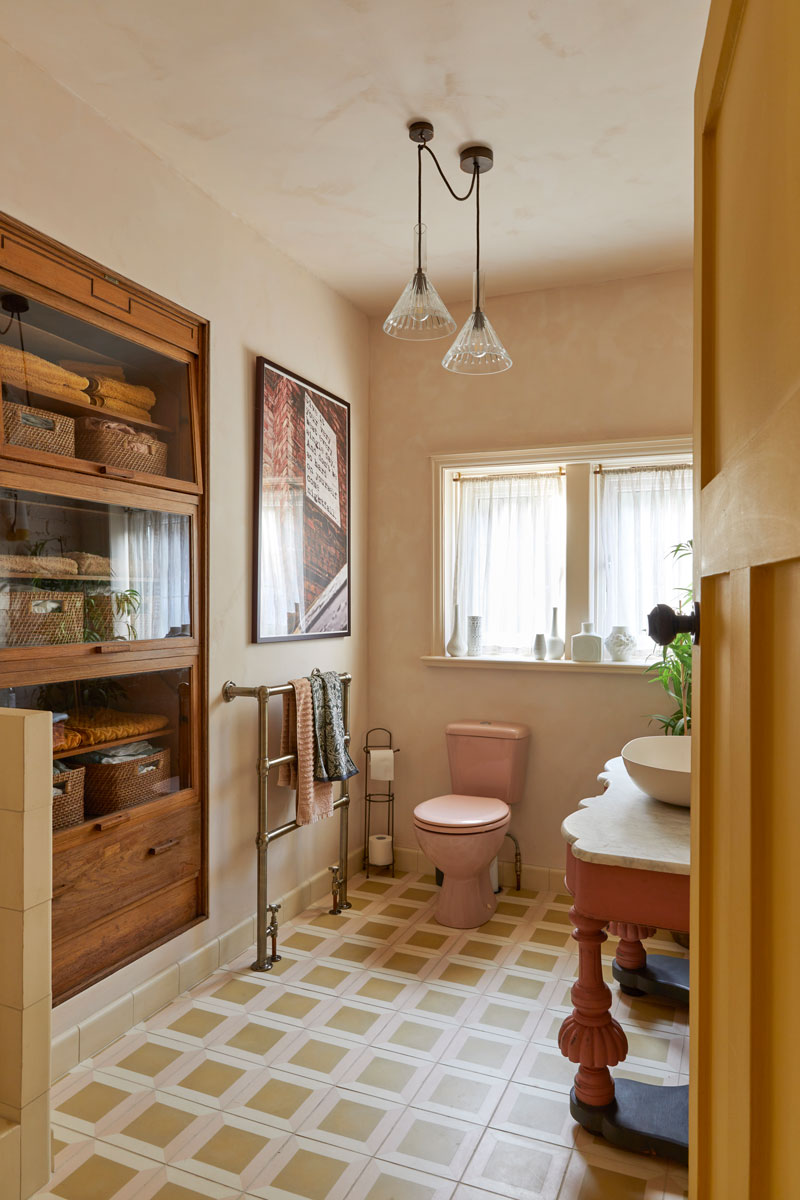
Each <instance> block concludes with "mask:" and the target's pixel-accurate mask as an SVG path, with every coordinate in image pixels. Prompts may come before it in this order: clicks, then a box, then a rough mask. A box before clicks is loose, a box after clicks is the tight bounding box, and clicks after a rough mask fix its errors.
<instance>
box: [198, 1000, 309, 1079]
mask: <svg viewBox="0 0 800 1200" xmlns="http://www.w3.org/2000/svg"><path fill="white" fill-rule="evenodd" d="M302 1032H303V1031H302V1029H300V1028H298V1026H296V1025H289V1024H284V1023H282V1022H278V1021H276V1020H275V1019H274V1018H270V1017H269V1016H266V1015H264V1014H262V1013H256V1012H254V1013H247V1014H245V1015H243V1016H241V1017H236V1018H234V1019H233V1020H232V1021H231V1022H230V1023H229V1024H227V1025H226V1026H225V1030H224V1034H223V1037H221V1038H220V1039H219V1040H218V1041H216V1042H215V1043H214V1046H215V1048H216V1049H218V1050H220V1051H221V1052H222V1053H223V1054H226V1055H227V1056H228V1057H229V1058H232V1059H243V1060H244V1062H245V1063H255V1064H256V1065H260V1066H263V1065H264V1064H267V1063H272V1062H275V1061H276V1059H279V1058H280V1057H282V1056H285V1055H286V1054H288V1053H289V1052H290V1047H291V1046H292V1045H293V1044H294V1042H295V1041H296V1040H297V1038H298V1037H300V1036H301V1034H302Z"/></svg>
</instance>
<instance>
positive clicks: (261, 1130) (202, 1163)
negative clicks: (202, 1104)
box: [172, 1113, 289, 1191]
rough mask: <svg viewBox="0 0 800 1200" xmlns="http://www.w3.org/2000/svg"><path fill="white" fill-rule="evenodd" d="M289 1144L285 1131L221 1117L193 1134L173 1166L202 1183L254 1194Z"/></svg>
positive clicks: (256, 1123)
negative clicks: (203, 1180) (263, 1175)
mask: <svg viewBox="0 0 800 1200" xmlns="http://www.w3.org/2000/svg"><path fill="white" fill-rule="evenodd" d="M288 1140H289V1135H288V1134H286V1133H284V1132H283V1131H282V1130H278V1129H270V1128H268V1127H267V1126H266V1125H263V1124H261V1123H260V1122H255V1121H246V1120H244V1119H242V1118H241V1117H233V1116H231V1115H230V1114H229V1113H217V1114H215V1115H213V1116H210V1117H209V1118H208V1119H207V1120H206V1122H205V1123H204V1124H203V1125H202V1127H200V1128H198V1129H197V1130H196V1131H193V1134H192V1137H191V1139H190V1140H189V1141H188V1142H187V1143H186V1144H184V1145H183V1146H182V1151H181V1154H180V1156H179V1157H177V1158H176V1159H175V1161H174V1162H173V1164H172V1165H173V1166H175V1167H178V1168H180V1169H181V1170H183V1171H186V1172H187V1173H188V1174H190V1175H197V1176H199V1177H200V1178H201V1179H210V1180H211V1181H212V1182H214V1183H219V1184H222V1185H223V1186H226V1187H233V1188H236V1187H238V1188H239V1189H240V1190H241V1191H250V1190H251V1189H252V1186H253V1185H255V1184H256V1183H257V1181H258V1179H259V1177H260V1176H261V1175H262V1174H263V1172H264V1171H265V1169H266V1168H267V1166H268V1164H269V1163H270V1161H271V1160H272V1159H273V1158H275V1157H276V1155H277V1154H278V1153H279V1151H280V1150H281V1148H282V1147H283V1146H284V1145H285V1144H286V1142H287V1141H288Z"/></svg>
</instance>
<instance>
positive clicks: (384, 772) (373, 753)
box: [369, 750, 394, 779]
mask: <svg viewBox="0 0 800 1200" xmlns="http://www.w3.org/2000/svg"><path fill="white" fill-rule="evenodd" d="M369 773H370V775H371V776H372V778H373V779H394V750H370V752H369Z"/></svg>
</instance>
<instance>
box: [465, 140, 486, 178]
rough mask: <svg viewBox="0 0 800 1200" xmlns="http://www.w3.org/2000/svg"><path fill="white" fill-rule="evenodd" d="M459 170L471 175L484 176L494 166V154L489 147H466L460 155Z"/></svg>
mask: <svg viewBox="0 0 800 1200" xmlns="http://www.w3.org/2000/svg"><path fill="white" fill-rule="evenodd" d="M459 157H460V160H461V170H462V171H466V173H467V174H468V175H472V174H473V172H474V171H477V172H478V174H479V175H485V174H486V172H487V171H491V169H492V167H493V166H494V152H493V151H492V149H491V147H489V146H466V147H465V148H464V149H463V150H462V151H461V154H460V156H459Z"/></svg>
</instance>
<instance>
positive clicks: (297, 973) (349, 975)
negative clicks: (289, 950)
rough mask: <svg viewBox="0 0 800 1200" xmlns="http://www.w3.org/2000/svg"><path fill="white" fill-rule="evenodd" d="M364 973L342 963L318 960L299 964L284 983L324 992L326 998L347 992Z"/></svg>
mask: <svg viewBox="0 0 800 1200" xmlns="http://www.w3.org/2000/svg"><path fill="white" fill-rule="evenodd" d="M364 974H365V972H363V971H361V970H360V969H355V968H354V967H353V966H352V965H351V964H349V963H344V962H337V963H333V962H330V961H328V960H325V961H323V960H322V959H320V958H316V959H313V960H311V961H308V960H307V961H306V962H301V963H298V965H297V966H296V967H295V968H294V969H293V970H292V971H291V973H289V974H287V976H286V982H287V983H290V984H293V985H295V986H296V987H300V988H306V989H309V988H310V989H311V990H312V991H316V992H324V993H325V994H326V995H328V996H339V995H341V994H342V993H343V992H345V991H347V990H348V989H349V988H350V987H351V986H353V982H354V980H355V979H357V978H363V976H364Z"/></svg>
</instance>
